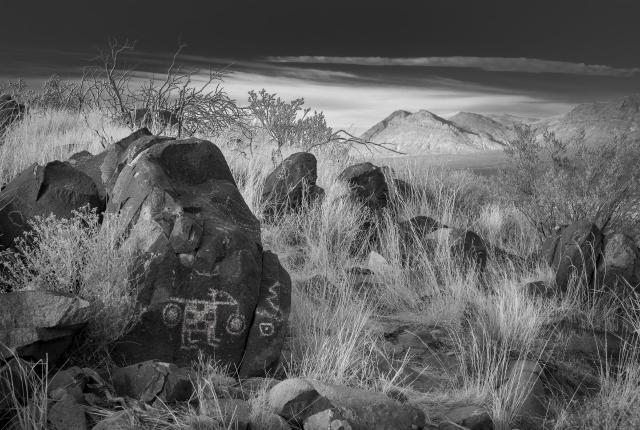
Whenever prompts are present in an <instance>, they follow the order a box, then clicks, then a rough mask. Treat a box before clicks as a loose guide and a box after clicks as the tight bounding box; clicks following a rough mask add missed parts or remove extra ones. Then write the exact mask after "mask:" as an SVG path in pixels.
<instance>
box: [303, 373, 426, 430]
mask: <svg viewBox="0 0 640 430" xmlns="http://www.w3.org/2000/svg"><path fill="white" fill-rule="evenodd" d="M308 382H309V383H310V384H311V385H312V386H313V388H315V390H316V391H317V392H318V393H319V394H320V396H322V397H324V398H326V399H328V400H329V401H330V402H331V404H332V405H333V406H334V408H338V409H339V410H340V412H341V414H342V416H343V417H344V418H346V420H347V421H348V423H349V424H350V425H351V428H352V429H353V430H405V429H406V430H413V429H416V428H417V429H421V428H423V427H424V426H425V423H426V418H425V415H424V412H423V411H422V410H420V409H418V408H416V407H414V406H411V405H409V404H406V403H404V404H403V403H399V402H397V401H395V400H392V399H390V398H389V397H387V396H385V395H384V394H382V393H376V392H373V391H367V390H361V389H358V388H351V387H346V386H342V385H331V384H324V383H321V382H319V381H315V380H308Z"/></svg>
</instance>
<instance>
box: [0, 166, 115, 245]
mask: <svg viewBox="0 0 640 430" xmlns="http://www.w3.org/2000/svg"><path fill="white" fill-rule="evenodd" d="M87 205H88V206H90V207H91V208H95V209H96V210H97V211H98V212H101V211H102V210H103V208H104V207H103V204H102V200H101V199H100V195H99V193H98V188H97V187H96V184H95V183H94V182H93V180H92V179H91V178H90V177H89V176H87V175H86V174H84V173H83V172H81V171H80V170H78V169H76V168H75V167H73V166H72V165H71V164H68V163H64V162H61V161H52V162H50V163H47V164H46V165H44V166H41V165H39V164H33V165H31V166H30V167H28V168H27V169H25V170H24V171H23V172H22V173H20V174H19V175H18V176H17V177H16V178H15V179H14V180H12V181H11V182H9V183H8V184H7V186H6V187H5V188H4V190H2V192H1V193H0V231H2V235H0V246H3V247H9V246H11V245H12V243H13V240H14V239H15V238H16V237H18V236H21V235H22V234H23V233H24V232H25V231H27V230H29V225H28V221H29V220H30V219H32V218H33V217H35V216H44V217H46V216H49V215H51V214H53V215H56V216H57V217H60V218H67V217H70V216H71V215H72V212H73V211H74V210H78V209H80V208H81V207H83V206H87Z"/></svg>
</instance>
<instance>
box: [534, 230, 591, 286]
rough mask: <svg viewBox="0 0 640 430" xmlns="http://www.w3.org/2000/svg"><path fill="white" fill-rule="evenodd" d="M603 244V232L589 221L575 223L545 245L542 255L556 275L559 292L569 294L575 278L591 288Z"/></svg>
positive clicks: (549, 239)
mask: <svg viewBox="0 0 640 430" xmlns="http://www.w3.org/2000/svg"><path fill="white" fill-rule="evenodd" d="M602 244H603V235H602V232H601V231H600V229H598V227H597V226H596V225H595V224H593V223H591V222H589V221H578V222H576V223H573V224H571V225H569V226H567V227H565V228H563V229H561V230H559V231H558V232H557V233H555V235H553V236H551V237H550V238H548V239H547V240H546V241H545V243H544V244H543V251H542V254H543V257H544V258H545V259H546V260H547V262H548V263H549V264H550V265H551V267H552V268H553V269H554V270H555V272H556V286H557V288H558V290H559V291H560V292H566V290H567V286H568V284H569V280H570V279H571V278H572V277H574V276H576V277H578V278H580V279H581V280H582V282H584V283H585V284H586V285H592V281H593V274H594V270H595V267H596V265H597V263H598V260H599V258H600V255H601V253H602Z"/></svg>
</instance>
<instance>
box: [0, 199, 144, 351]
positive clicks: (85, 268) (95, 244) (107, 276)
mask: <svg viewBox="0 0 640 430" xmlns="http://www.w3.org/2000/svg"><path fill="white" fill-rule="evenodd" d="M99 221H100V219H99V215H97V214H96V213H95V212H94V211H89V210H88V209H82V210H80V211H77V212H74V214H73V216H72V217H71V218H69V219H64V218H57V217H55V216H54V215H51V216H48V217H46V218H42V217H36V218H34V219H33V220H32V221H30V225H31V228H32V230H31V231H29V232H28V233H26V234H25V236H24V237H23V238H21V239H18V241H17V244H16V246H15V248H16V250H15V251H5V253H4V254H5V255H3V262H2V284H3V285H4V287H5V289H7V290H14V291H19V290H46V291H54V292H61V293H70V294H75V295H77V296H79V297H81V298H83V299H85V300H87V301H89V303H90V304H91V306H93V308H94V312H93V313H92V319H91V320H90V321H89V322H88V326H87V329H86V332H85V333H86V339H85V343H86V344H95V345H97V346H102V345H107V344H108V343H110V342H111V341H113V340H115V339H117V338H118V337H120V336H121V335H122V334H123V332H124V331H126V330H127V328H128V327H129V326H130V324H131V323H132V322H133V318H134V312H133V308H134V305H135V298H136V294H135V291H134V290H133V288H132V283H131V282H130V279H129V278H128V273H129V272H128V271H127V268H128V266H129V265H130V261H133V258H132V257H133V256H132V255H131V253H130V252H129V251H128V250H126V249H125V248H123V247H122V246H121V239H122V236H123V235H122V233H123V231H124V230H123V229H124V227H123V226H122V225H121V224H122V223H121V222H120V220H119V218H118V217H116V216H111V215H109V216H105V217H104V219H103V220H102V224H100V222H99Z"/></svg>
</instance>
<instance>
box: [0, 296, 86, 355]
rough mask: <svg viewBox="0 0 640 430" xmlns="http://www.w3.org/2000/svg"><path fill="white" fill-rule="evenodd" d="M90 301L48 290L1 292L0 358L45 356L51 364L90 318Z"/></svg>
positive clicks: (64, 350)
mask: <svg viewBox="0 0 640 430" xmlns="http://www.w3.org/2000/svg"><path fill="white" fill-rule="evenodd" d="M90 313H91V310H90V308H89V303H88V302H87V301H86V300H82V299H80V298H78V297H74V296H71V295H66V294H60V293H52V292H48V291H17V292H11V293H5V294H0V345H4V347H2V348H0V358H2V359H5V358H8V357H10V356H12V355H14V354H15V355H17V356H19V357H22V358H25V359H29V360H44V359H46V358H48V360H49V365H53V364H54V363H55V362H57V361H58V359H60V358H61V357H62V355H63V354H64V353H65V352H66V350H67V349H68V348H69V347H70V346H71V343H72V340H73V336H74V335H75V334H76V333H77V332H78V331H79V330H80V329H81V328H82V327H83V326H84V325H85V324H86V322H87V321H88V320H89V316H90Z"/></svg>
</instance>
